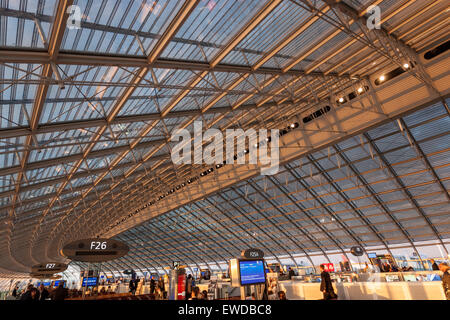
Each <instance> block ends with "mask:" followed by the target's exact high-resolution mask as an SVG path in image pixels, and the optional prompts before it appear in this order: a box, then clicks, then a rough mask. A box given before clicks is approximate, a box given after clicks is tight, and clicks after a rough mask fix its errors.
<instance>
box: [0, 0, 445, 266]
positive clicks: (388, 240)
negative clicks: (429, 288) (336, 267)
mask: <svg viewBox="0 0 450 320" xmlns="http://www.w3.org/2000/svg"><path fill="white" fill-rule="evenodd" d="M372 4H375V5H378V6H379V8H380V10H381V29H376V30H375V31H374V30H372V29H370V28H369V27H368V26H369V24H367V23H366V22H367V18H368V17H369V15H370V13H369V12H367V8H368V7H369V6H370V5H372ZM71 6H72V7H71ZM68 12H69V13H70V16H69V14H68ZM445 12H446V6H445V1H439V0H435V1H431V0H427V1H408V0H402V1H390V0H383V1H381V0H377V1H366V0H364V1H363V0H361V1H353V0H345V1H340V2H337V1H329V0H327V1H300V0H295V1H294V0H292V1H289V0H270V1H267V0H265V1H260V0H248V1H224V0H221V1H219V0H215V1H213V0H204V1H194V0H186V1H177V0H168V1H158V0H155V1H150V0H132V1H131V0H127V1H125V0H121V1H108V0H101V1H97V0H95V1H94V0H75V1H74V0H60V1H58V0H42V1H11V0H10V1H3V2H1V4H0V148H1V150H0V272H3V273H13V272H15V273H27V272H29V271H30V267H31V266H32V265H34V264H37V263H42V262H45V261H50V260H55V259H56V260H63V257H62V256H61V255H60V249H61V248H62V246H63V245H64V244H65V243H68V242H70V241H73V240H75V239H79V238H81V237H84V238H87V237H95V236H100V235H101V236H111V237H115V238H117V239H120V240H122V241H125V242H127V243H128V244H129V245H130V246H131V247H132V250H130V254H129V256H128V257H125V258H122V259H119V260H117V261H115V262H112V263H110V264H105V265H106V266H107V267H108V268H109V269H110V270H111V271H114V270H121V269H123V266H124V265H125V266H130V267H133V268H135V269H136V268H137V269H139V268H146V269H147V270H149V271H150V272H154V271H157V270H159V271H161V270H163V269H164V268H165V267H167V266H169V265H170V264H171V262H172V261H180V262H181V263H184V264H190V265H193V266H194V265H200V264H201V265H216V266H220V267H219V268H222V266H223V263H225V262H226V261H227V260H228V259H229V258H231V257H235V256H236V255H238V254H239V252H240V251H241V250H242V249H245V248H248V247H258V248H262V249H263V250H264V251H265V252H266V255H267V256H270V257H272V258H273V259H274V260H279V261H280V260H281V259H283V261H287V262H288V263H291V264H296V263H297V264H299V263H300V261H304V262H305V263H306V264H314V263H316V262H317V261H318V260H317V259H318V258H317V257H321V259H325V260H328V261H331V260H333V259H332V256H333V255H341V254H342V255H344V256H346V255H347V254H348V252H349V248H350V247H352V246H354V245H361V246H363V247H364V248H371V247H373V248H381V249H382V250H386V251H387V252H390V251H392V250H394V248H395V247H396V246H403V247H408V248H410V249H412V250H413V251H414V252H416V253H417V252H419V250H418V249H417V247H418V246H419V244H420V243H421V242H424V241H428V242H429V243H432V244H435V245H437V246H440V248H442V250H443V252H445V253H446V254H448V250H449V249H450V248H449V243H450V242H449V240H448V239H449V231H450V227H449V208H450V206H449V199H450V197H449V193H448V189H449V178H450V172H449V162H448V159H449V158H450V157H449V150H450V149H449V147H450V146H449V135H448V134H449V131H448V128H450V125H449V124H450V121H449V107H448V99H447V98H448V93H449V87H448V83H450V81H448V59H449V55H448V52H443V53H442V54H440V55H437V56H436V57H434V58H432V59H426V58H425V57H424V53H426V52H428V51H429V50H431V49H434V48H436V47H438V46H439V45H442V44H444V43H445V41H447V37H448V28H447V26H446V24H445V19H443V18H444V15H445ZM78 14H80V17H81V20H80V21H79V23H78V22H77V15H78ZM447 46H448V45H447ZM445 66H447V70H445ZM392 70H394V73H392V74H391V73H389V72H390V71H392ZM395 70H397V71H395ZM395 72H397V74H398V75H396V74H395ZM381 75H385V77H389V78H388V79H386V81H385V83H384V81H381V82H382V83H379V79H380V76H381ZM391 76H392V79H390V77H391ZM394 76H395V77H394ZM377 79H378V80H377ZM377 81H378V82H377ZM341 98H342V99H343V100H340V99H341ZM446 99H447V100H446ZM325 106H329V107H330V111H329V112H327V113H324V114H323V115H319V114H317V113H316V114H314V112H316V111H317V110H319V109H321V108H323V107H325ZM311 115H312V116H311ZM308 117H309V118H310V120H311V121H304V119H306V118H308ZM315 118H317V119H315ZM195 120H201V121H203V125H204V128H206V127H214V128H219V129H221V130H225V129H227V128H242V129H249V128H254V129H259V128H268V129H285V128H289V126H290V124H292V123H297V126H296V127H295V130H287V132H286V134H285V135H284V136H283V137H281V142H282V144H281V151H280V152H281V158H280V160H281V166H280V171H279V173H278V174H276V175H273V176H262V175H260V174H258V173H257V171H252V170H254V168H253V169H251V170H250V169H248V170H247V169H245V168H244V169H245V170H246V171H245V172H248V176H245V175H242V174H238V172H237V171H236V172H234V173H233V172H231V171H230V170H240V169H239V168H240V167H239V166H234V167H236V168H237V169H236V168H234V169H233V168H231V169H230V167H233V166H231V165H226V166H224V167H223V168H220V169H219V168H216V169H217V170H214V172H213V173H211V174H208V177H203V175H202V173H203V172H205V170H207V169H208V168H209V167H208V166H203V165H181V166H176V165H174V164H173V163H172V161H171V157H170V152H171V148H172V147H173V146H174V143H173V142H170V137H171V134H172V133H173V132H174V131H175V130H176V129H178V128H186V129H188V130H189V131H191V132H192V131H193V122H194V121H195ZM319 135H323V137H322V136H319ZM300 136H301V139H303V140H301V141H302V143H300V142H298V141H300V140H297V142H296V144H294V142H293V141H294V140H295V139H297V138H298V139H300ZM316 137H317V139H318V140H317V141H319V140H320V143H319V142H315V141H316V140H314V139H316ZM308 141H309V143H308ZM283 143H285V144H284V145H283ZM283 148H284V149H283ZM241 167H242V166H241ZM227 170H228V171H227ZM230 172H231V173H230ZM225 175H227V177H228V178H227V179H229V180H228V182H226V183H225V182H223V181H225V180H224V179H225V178H224V177H225ZM193 177H197V178H198V179H197V180H195V181H194V182H193V183H192V184H190V185H189V186H185V187H184V186H183V188H180V190H178V189H177V192H171V190H172V189H175V188H176V186H181V185H182V184H186V183H187V181H188V180H189V179H192V178H193ZM213 177H215V178H213ZM208 179H209V180H208ZM214 179H218V180H217V181H219V180H220V181H222V183H221V184H219V183H214ZM221 179H222V180H221ZM205 181H206V182H205ZM202 186H203V187H204V189H205V190H206V191H205V192H204V194H203V195H201V194H197V193H195V192H197V191H195V192H194V191H193V190H194V189H195V188H202ZM195 190H197V189H195ZM191 191H192V192H191ZM161 196H164V197H165V199H164V200H163V201H159V199H161ZM177 197H178V198H177ZM430 241H431V242H430Z"/></svg>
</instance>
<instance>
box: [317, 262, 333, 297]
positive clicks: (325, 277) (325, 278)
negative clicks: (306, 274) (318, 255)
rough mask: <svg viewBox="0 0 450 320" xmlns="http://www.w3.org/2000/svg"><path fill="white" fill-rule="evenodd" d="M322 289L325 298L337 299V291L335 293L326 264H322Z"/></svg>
mask: <svg viewBox="0 0 450 320" xmlns="http://www.w3.org/2000/svg"><path fill="white" fill-rule="evenodd" d="M320 279H321V281H320V291H322V293H323V299H324V300H331V299H337V295H336V293H334V288H333V284H332V282H331V277H330V274H329V273H328V272H326V271H325V266H324V265H323V264H321V265H320Z"/></svg>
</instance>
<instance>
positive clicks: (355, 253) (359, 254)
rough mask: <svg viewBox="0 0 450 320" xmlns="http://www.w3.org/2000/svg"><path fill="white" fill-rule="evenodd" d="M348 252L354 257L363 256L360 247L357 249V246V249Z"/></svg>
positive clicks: (353, 248)
mask: <svg viewBox="0 0 450 320" xmlns="http://www.w3.org/2000/svg"><path fill="white" fill-rule="evenodd" d="M350 252H351V254H352V255H354V256H355V257H360V256H362V255H363V254H364V250H363V248H361V247H359V246H357V247H352V248H351V249H350Z"/></svg>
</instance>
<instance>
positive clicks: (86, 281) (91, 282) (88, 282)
mask: <svg viewBox="0 0 450 320" xmlns="http://www.w3.org/2000/svg"><path fill="white" fill-rule="evenodd" d="M97 280H98V278H97V277H86V278H83V283H82V286H83V287H86V286H88V287H93V286H96V285H97Z"/></svg>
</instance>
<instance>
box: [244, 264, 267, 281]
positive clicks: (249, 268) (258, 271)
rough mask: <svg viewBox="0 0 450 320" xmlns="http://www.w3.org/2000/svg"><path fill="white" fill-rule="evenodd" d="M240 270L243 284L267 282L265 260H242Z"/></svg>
mask: <svg viewBox="0 0 450 320" xmlns="http://www.w3.org/2000/svg"><path fill="white" fill-rule="evenodd" d="M239 272H240V278H241V285H242V286H245V285H251V284H261V283H265V282H266V275H265V272H264V262H263V260H240V261H239Z"/></svg>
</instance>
